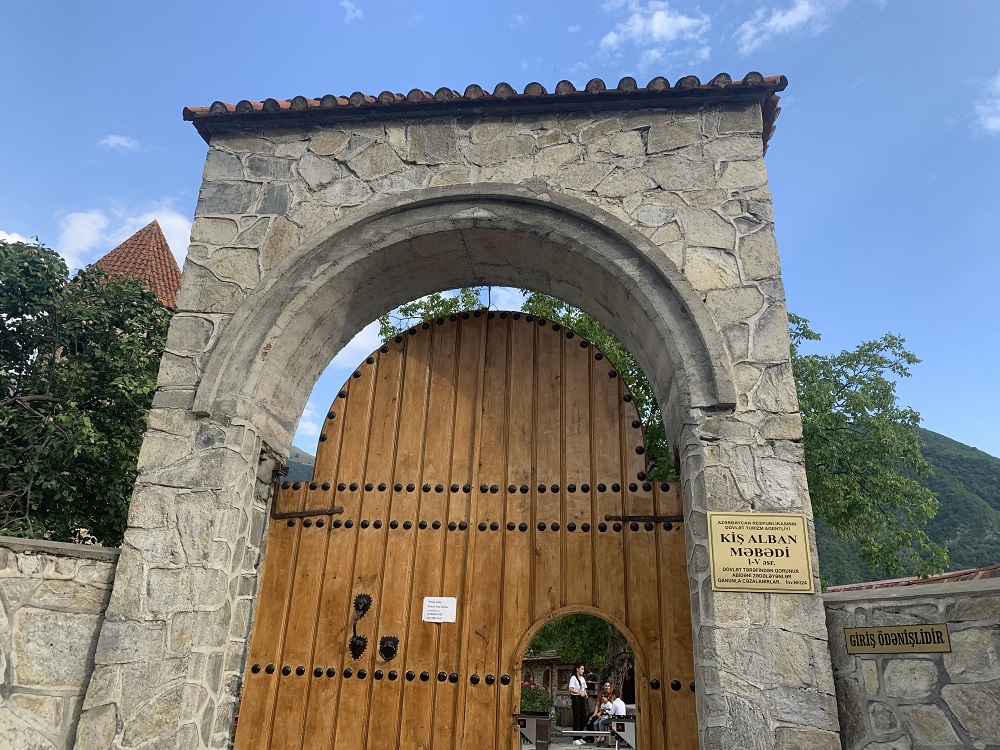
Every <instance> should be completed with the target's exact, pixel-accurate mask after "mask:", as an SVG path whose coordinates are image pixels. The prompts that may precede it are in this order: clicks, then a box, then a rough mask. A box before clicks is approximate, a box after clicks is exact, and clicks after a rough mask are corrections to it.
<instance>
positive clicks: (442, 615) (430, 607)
mask: <svg viewBox="0 0 1000 750" xmlns="http://www.w3.org/2000/svg"><path fill="white" fill-rule="evenodd" d="M457 612H458V599H457V598H455V597H454V596H425V597H424V613H423V617H422V618H421V619H423V621H424V622H455V615H456V613H457Z"/></svg>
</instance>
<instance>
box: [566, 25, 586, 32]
mask: <svg viewBox="0 0 1000 750" xmlns="http://www.w3.org/2000/svg"><path fill="white" fill-rule="evenodd" d="M582 28H583V27H582V26H581V25H580V24H578V23H574V24H573V25H572V26H567V27H566V33H567V34H575V33H577V32H578V31H579V30H580V29H582Z"/></svg>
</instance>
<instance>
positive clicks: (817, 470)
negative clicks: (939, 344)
mask: <svg viewBox="0 0 1000 750" xmlns="http://www.w3.org/2000/svg"><path fill="white" fill-rule="evenodd" d="M789 324H790V327H791V337H792V368H793V370H794V373H795V381H796V387H797V390H798V396H799V410H800V411H801V413H802V432H803V436H804V440H805V446H806V451H805V455H806V474H807V477H808V480H809V496H810V499H811V500H812V506H813V513H814V514H815V515H816V516H818V517H819V518H821V519H823V521H825V522H826V523H827V524H828V525H829V526H831V527H832V528H833V529H834V530H836V532H837V534H838V535H839V536H840V537H842V538H845V539H848V540H853V541H855V542H857V543H859V544H860V553H861V558H862V559H863V560H864V561H865V563H866V564H867V565H868V566H869V567H870V568H871V569H872V570H876V569H879V568H881V569H884V570H885V571H886V573H888V574H889V575H900V574H902V573H904V572H906V570H907V569H916V571H917V573H918V574H920V575H929V574H932V573H936V572H940V571H941V570H943V569H944V565H945V564H946V563H947V553H946V551H945V550H944V548H943V547H941V546H939V545H937V544H935V543H933V542H932V541H931V540H930V539H929V538H928V536H927V534H926V532H925V531H924V529H923V528H922V527H923V526H924V525H925V524H926V523H927V522H928V521H930V520H931V519H932V518H933V517H934V515H935V513H937V510H938V501H937V498H936V497H935V496H934V493H933V492H932V491H931V490H929V489H927V488H926V487H923V486H921V484H920V483H919V482H918V481H917V480H916V477H918V476H920V477H924V476H928V475H929V474H930V473H931V467H930V464H928V463H927V461H926V460H925V459H924V457H923V455H921V452H920V445H921V443H920V435H919V433H918V430H917V428H918V426H919V424H920V415H919V414H917V412H915V411H914V410H913V409H910V408H907V407H904V406H901V405H899V403H898V402H897V399H896V383H895V379H896V378H904V377H909V375H910V367H911V366H912V365H914V364H916V363H917V362H919V361H920V360H918V359H917V358H916V357H915V356H914V355H913V354H912V353H911V352H909V351H908V350H907V349H906V347H905V346H904V344H905V340H904V339H902V338H901V337H899V336H896V335H895V334H891V333H890V334H886V335H885V336H883V337H882V338H880V339H876V340H874V341H865V342H862V343H861V344H859V345H858V346H857V347H856V348H855V349H852V350H844V351H842V352H840V353H839V354H834V355H820V354H802V353H801V352H800V348H801V346H802V344H803V342H806V341H818V340H819V338H820V336H819V334H817V333H816V332H815V331H813V330H812V329H811V328H810V327H809V322H808V321H807V320H805V319H804V318H800V317H798V316H796V315H789Z"/></svg>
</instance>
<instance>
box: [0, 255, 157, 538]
mask: <svg viewBox="0 0 1000 750" xmlns="http://www.w3.org/2000/svg"><path fill="white" fill-rule="evenodd" d="M169 319H170V311H169V310H168V309H167V308H165V307H164V306H163V305H162V304H160V302H159V301H158V300H157V298H156V295H155V294H154V293H153V292H152V291H151V290H149V289H148V288H147V287H146V286H144V285H143V283H142V282H141V281H139V280H138V279H135V278H133V277H130V276H119V277H115V278H111V277H109V276H107V275H106V274H105V273H104V272H103V271H101V270H100V269H96V268H90V269H86V270H84V271H81V272H80V273H78V274H77V275H76V276H75V278H73V279H72V280H71V279H70V278H69V273H68V269H67V267H66V264H65V262H64V261H63V260H62V258H60V257H59V256H58V255H57V254H56V253H55V252H53V251H52V250H49V249H47V248H45V247H42V246H40V245H34V244H28V243H23V242H4V241H0V323H2V328H0V533H3V534H11V535H17V536H28V537H36V538H47V539H54V540H62V541H73V540H74V539H77V538H78V536H79V534H80V531H79V530H80V529H85V530H86V531H87V532H89V533H90V534H91V535H92V536H93V537H95V538H96V539H97V540H98V541H100V543H102V544H118V543H120V541H121V538H122V534H123V533H124V530H125V523H126V514H127V511H128V499H129V496H130V495H131V491H132V484H133V482H134V481H135V476H136V457H137V455H138V452H139V447H140V445H141V442H142V434H143V430H144V429H145V422H146V412H147V411H148V409H149V405H150V402H151V400H152V396H153V391H154V389H155V387H156V373H157V368H158V366H159V361H160V355H161V353H162V351H163V345H164V341H165V338H166V330H167V324H168V322H169Z"/></svg>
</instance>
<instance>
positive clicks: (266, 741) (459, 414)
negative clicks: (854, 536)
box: [236, 311, 697, 750]
mask: <svg viewBox="0 0 1000 750" xmlns="http://www.w3.org/2000/svg"><path fill="white" fill-rule="evenodd" d="M644 450H645V449H644V445H643V435H642V430H641V425H640V423H639V419H638V415H637V412H636V408H635V404H634V402H633V401H632V398H631V396H630V394H629V393H628V391H627V388H626V386H625V385H624V383H623V381H622V378H621V377H620V376H619V375H618V373H616V372H615V371H614V369H613V367H612V366H611V364H610V363H609V362H608V360H607V359H606V358H604V356H603V355H602V354H601V353H600V352H599V351H597V350H596V348H595V347H594V346H593V345H592V344H590V343H589V342H588V341H586V340H584V339H582V338H581V337H580V336H578V335H576V334H574V333H573V332H572V331H568V330H566V329H565V328H562V327H560V326H559V325H558V324H553V323H552V322H551V321H546V320H540V319H538V318H535V317H533V316H531V315H527V314H525V313H503V312H493V311H490V312H486V311H481V312H475V313H462V314H459V315H453V316H450V317H448V318H443V319H438V320H432V321H428V322H426V323H423V324H422V325H419V326H417V327H415V328H413V329H411V330H409V331H407V332H406V333H405V334H403V335H402V336H399V337H397V338H396V339H395V340H394V341H390V342H388V343H387V344H386V345H384V346H382V347H381V348H380V349H379V350H378V351H376V352H373V353H372V355H371V356H370V357H368V358H367V359H366V360H365V361H364V362H363V363H362V364H361V365H360V366H359V367H358V369H357V371H356V372H354V373H353V375H352V377H350V378H348V380H347V382H346V383H345V384H344V387H343V389H342V390H341V392H340V393H339V394H338V396H337V398H336V399H334V402H333V404H332V405H331V407H330V411H329V413H328V414H327V417H326V420H325V422H324V424H323V428H322V434H321V436H320V439H319V443H318V448H317V454H316V465H315V472H314V476H313V480H312V482H301V483H300V482H294V483H289V482H283V483H282V484H281V486H280V490H279V492H278V493H277V496H276V500H275V503H274V507H273V511H272V518H271V521H270V524H269V529H268V537H267V543H266V552H265V556H264V568H263V572H262V579H261V584H260V590H259V598H258V607H257V612H256V617H255V623H254V628H253V635H252V640H251V646H250V649H249V655H248V662H247V666H246V677H245V682H244V694H243V700H242V705H241V709H240V715H239V725H238V731H237V737H236V747H237V748H238V749H241V750H242V749H249V748H276V749H282V750H283V749H285V748H299V747H302V748H324V749H329V748H337V750H357V748H372V749H373V750H384V749H391V748H406V749H409V748H434V749H435V750H459V749H461V748H469V749H470V750H501V749H504V750H511V749H512V748H517V747H519V739H518V734H517V731H516V729H515V727H514V722H513V719H512V716H513V714H515V713H516V712H517V710H518V706H519V699H520V689H521V681H520V675H521V668H520V666H521V658H522V656H523V655H524V649H525V648H526V647H527V645H528V643H529V642H530V639H531V636H532V635H533V634H534V633H535V632H537V630H538V629H539V628H540V627H541V626H542V625H543V624H544V623H545V622H547V621H549V620H551V619H552V618H553V617H556V616H561V615H563V614H567V613H572V612H586V613H590V614H595V615H599V616H602V617H604V618H605V619H607V620H608V621H610V622H611V623H613V624H614V625H615V626H617V627H618V628H619V629H620V630H621V631H622V632H623V633H624V634H625V635H626V637H627V638H628V639H629V641H630V644H631V646H632V648H633V650H634V652H635V656H636V665H635V666H636V670H635V672H636V698H637V702H638V706H639V714H638V722H637V731H638V738H639V739H638V745H639V748H640V750H648V749H651V748H671V749H680V748H685V749H687V748H696V747H697V729H696V727H697V723H696V720H695V706H694V694H693V690H694V682H693V680H694V675H693V660H692V646H691V621H690V605H689V594H688V582H687V573H686V564H685V549H684V532H683V524H682V523H679V522H677V521H667V520H664V519H663V517H669V516H677V515H679V514H680V513H681V502H680V497H679V493H678V490H677V487H676V486H675V485H673V484H670V485H668V484H659V483H651V482H649V481H647V480H646V477H645V474H644V467H645V461H644V455H643V454H644ZM609 516H610V517H612V518H610V519H609V518H608V517H609ZM615 517H624V518H615ZM636 517H639V518H636ZM425 597H434V598H440V597H444V598H449V597H450V598H454V599H455V600H456V601H455V604H456V607H455V621H454V622H428V621H425V620H424V619H423V615H424V602H425ZM563 687H565V686H563Z"/></svg>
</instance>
